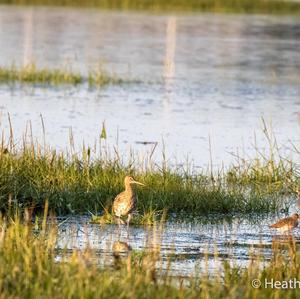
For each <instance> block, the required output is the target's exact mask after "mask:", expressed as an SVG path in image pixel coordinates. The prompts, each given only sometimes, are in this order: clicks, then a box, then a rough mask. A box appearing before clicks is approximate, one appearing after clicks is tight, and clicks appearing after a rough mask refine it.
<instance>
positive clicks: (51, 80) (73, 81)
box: [0, 63, 137, 87]
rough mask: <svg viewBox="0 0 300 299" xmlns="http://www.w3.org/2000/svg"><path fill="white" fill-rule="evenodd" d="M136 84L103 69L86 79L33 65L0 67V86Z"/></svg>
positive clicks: (90, 73) (62, 71)
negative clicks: (18, 84)
mask: <svg viewBox="0 0 300 299" xmlns="http://www.w3.org/2000/svg"><path fill="white" fill-rule="evenodd" d="M130 82H137V80H130V79H122V78H118V77H117V76H116V75H114V74H112V75H110V74H108V73H107V72H106V71H104V70H103V69H98V70H96V71H90V72H89V74H88V76H87V77H84V76H83V75H81V74H80V73H76V72H73V71H72V70H71V69H69V70H67V69H63V68H61V69H47V68H38V67H37V65H36V64H35V63H30V64H28V65H26V66H24V67H20V68H18V67H16V66H15V65H12V66H11V67H0V84H1V83H2V84H3V83H5V84H11V83H20V84H40V85H61V84H69V85H78V84H83V83H88V85H89V87H100V86H104V85H108V84H122V83H130Z"/></svg>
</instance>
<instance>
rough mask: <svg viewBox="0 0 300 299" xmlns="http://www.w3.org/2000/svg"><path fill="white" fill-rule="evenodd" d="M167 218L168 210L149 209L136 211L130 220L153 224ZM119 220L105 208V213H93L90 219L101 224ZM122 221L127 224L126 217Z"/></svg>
mask: <svg viewBox="0 0 300 299" xmlns="http://www.w3.org/2000/svg"><path fill="white" fill-rule="evenodd" d="M165 218H166V212H163V211H156V210H152V209H149V210H148V211H145V212H144V213H137V212H135V213H134V214H133V217H132V219H131V221H130V224H131V225H135V226H152V225H154V223H156V222H159V223H162V222H164V221H165ZM118 221H119V219H118V218H116V217H115V216H114V215H113V214H112V213H110V212H109V211H108V210H107V209H104V213H103V214H102V215H92V216H91V220H90V222H91V223H98V224H101V225H105V224H119V223H118ZM121 221H122V222H123V223H122V224H125V223H126V217H124V218H122V219H121Z"/></svg>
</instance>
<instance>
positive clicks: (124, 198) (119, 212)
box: [112, 176, 145, 227]
mask: <svg viewBox="0 0 300 299" xmlns="http://www.w3.org/2000/svg"><path fill="white" fill-rule="evenodd" d="M124 183H125V191H123V192H121V193H120V194H118V195H117V196H116V198H115V200H114V203H113V206H112V211H113V213H114V214H115V215H116V216H117V217H118V218H119V219H118V220H119V221H118V223H119V225H120V223H121V222H123V221H122V219H121V217H123V216H127V227H128V226H129V223H130V220H131V218H132V213H133V212H134V210H135V208H136V196H135V194H134V190H133V187H132V184H137V185H141V186H145V185H144V184H142V183H140V182H137V181H135V180H134V179H133V178H132V177H131V176H126V177H125V180H124Z"/></svg>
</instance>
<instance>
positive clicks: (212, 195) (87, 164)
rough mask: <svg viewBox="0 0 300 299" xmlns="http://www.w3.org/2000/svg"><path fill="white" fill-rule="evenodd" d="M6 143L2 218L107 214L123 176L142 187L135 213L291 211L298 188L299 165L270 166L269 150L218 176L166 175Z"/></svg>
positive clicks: (183, 171) (149, 167)
mask: <svg viewBox="0 0 300 299" xmlns="http://www.w3.org/2000/svg"><path fill="white" fill-rule="evenodd" d="M102 135H103V134H102ZM12 136H13V130H12V129H11V138H10V139H9V140H5V139H2V145H1V146H0V208H1V209H2V210H4V211H5V210H7V209H8V208H9V207H10V206H11V205H17V206H18V207H22V208H24V207H29V206H35V207H36V208H37V209H41V208H43V206H44V202H45V200H49V205H50V209H51V210H52V211H54V212H55V213H56V214H58V215H62V214H69V213H87V212H92V213H94V214H96V213H99V212H101V211H103V209H104V208H106V209H107V210H108V211H110V207H111V205H112V202H113V199H114V198H115V196H116V195H117V194H118V193H119V192H121V191H122V190H124V177H125V175H128V174H130V175H132V176H133V177H134V178H136V179H137V180H138V181H140V182H143V183H144V184H146V187H140V188H137V194H138V210H139V211H140V212H141V213H144V212H149V211H158V210H161V211H162V210H164V209H168V211H169V212H186V213H188V214H193V213H208V212H216V213H234V212H238V213H249V212H258V213H260V212H275V211H278V210H279V209H281V208H286V207H288V205H290V204H291V202H292V201H293V200H291V198H292V199H295V195H296V193H297V191H298V187H297V186H299V178H298V173H299V165H298V164H295V163H293V162H291V161H288V160H286V159H284V158H282V157H281V156H280V154H277V155H276V156H278V157H277V158H276V157H275V151H276V149H270V153H269V156H262V154H261V153H258V154H257V155H258V156H257V158H255V159H253V160H249V161H246V160H243V159H239V160H238V161H237V163H236V164H235V165H234V166H232V167H230V168H229V169H228V170H226V171H225V170H222V171H215V172H211V171H201V172H199V171H198V172H196V173H195V172H194V171H193V170H192V169H190V168H189V167H188V166H187V167H182V166H181V167H176V166H175V167H172V168H170V167H169V166H168V165H167V163H166V162H165V160H164V159H162V163H161V164H160V165H158V164H156V163H155V162H153V161H152V159H151V156H149V157H145V158H144V160H143V161H140V162H139V163H138V162H136V161H138V159H136V157H135V156H134V155H132V156H131V157H129V159H128V161H127V162H126V163H125V162H122V154H121V153H119V152H117V150H115V155H109V154H108V153H107V152H106V151H104V150H103V147H102V149H101V150H99V149H98V148H97V146H96V145H95V147H93V148H88V147H85V148H83V149H82V151H81V152H76V151H75V149H74V148H73V147H72V146H71V149H70V151H69V152H62V153H59V152H57V151H55V150H52V149H50V147H48V146H47V145H46V144H43V145H42V144H39V143H37V142H34V141H33V140H32V139H31V138H29V137H24V139H23V141H22V142H17V141H15V140H14V139H13V137H12ZM102 137H105V136H102ZM72 139H73V137H72V138H71V141H70V142H71V143H72ZM99 142H101V139H100V141H99ZM102 142H103V139H102ZM96 144H98V143H96ZM270 146H272V145H270ZM98 147H99V146H98Z"/></svg>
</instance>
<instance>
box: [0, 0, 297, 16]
mask: <svg viewBox="0 0 300 299" xmlns="http://www.w3.org/2000/svg"><path fill="white" fill-rule="evenodd" d="M0 3H5V4H21V5H55V6H57V5H61V6H87V7H91V6H92V7H99V8H104V9H117V10H148V11H156V12H160V11H162V12H163V11H173V12H174V11H177V12H178V11H200V12H218V13H264V14H297V13H300V4H299V3H297V2H296V1H284V0H169V1H164V0H114V1H108V0H85V1H82V0H1V1H0Z"/></svg>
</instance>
